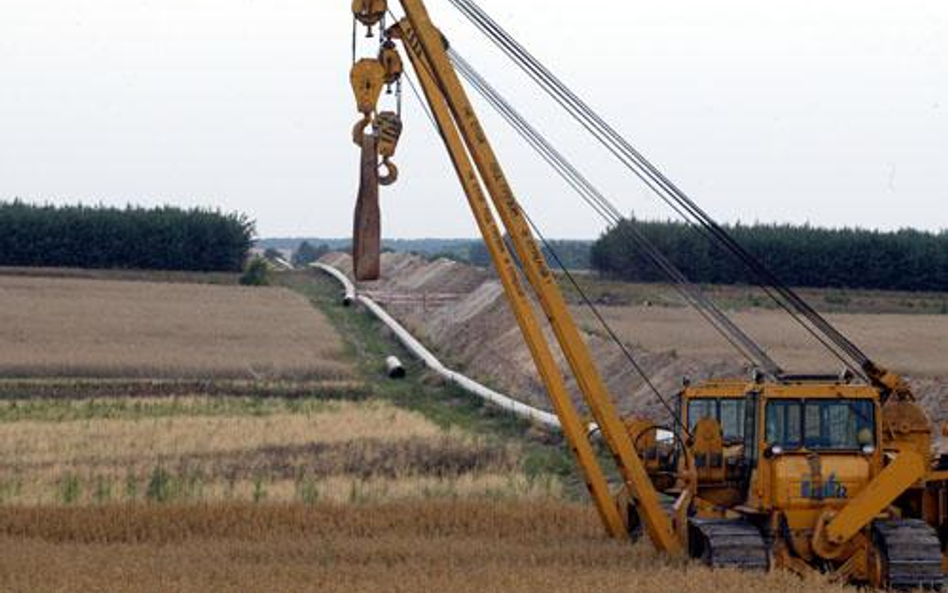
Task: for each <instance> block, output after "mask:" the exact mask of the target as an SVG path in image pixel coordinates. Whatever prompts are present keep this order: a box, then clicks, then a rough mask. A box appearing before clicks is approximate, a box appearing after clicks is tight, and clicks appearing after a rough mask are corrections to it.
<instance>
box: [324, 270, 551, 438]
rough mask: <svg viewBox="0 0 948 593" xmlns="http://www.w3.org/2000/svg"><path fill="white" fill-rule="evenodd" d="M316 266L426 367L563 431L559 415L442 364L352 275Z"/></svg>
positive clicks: (478, 395) (536, 420)
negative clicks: (359, 286) (358, 290)
mask: <svg viewBox="0 0 948 593" xmlns="http://www.w3.org/2000/svg"><path fill="white" fill-rule="evenodd" d="M313 267H315V268H317V269H319V270H322V271H323V272H325V273H327V274H329V275H330V276H332V277H333V278H335V279H336V280H338V281H339V282H341V283H342V285H343V286H344V287H345V291H346V300H347V301H348V302H349V303H351V302H352V301H353V300H358V301H359V302H360V303H362V304H363V305H364V306H365V308H366V309H368V310H369V311H371V312H372V314H373V315H375V316H376V317H377V318H378V319H379V321H381V322H382V323H384V324H385V325H386V326H388V328H389V329H391V330H392V332H393V333H394V334H395V337H396V338H398V341H399V342H401V343H402V345H403V346H405V348H407V349H408V351H409V352H411V353H412V354H413V355H414V356H416V357H418V358H419V359H420V360H421V361H422V362H423V363H425V366H427V367H428V368H429V369H431V370H432V371H434V372H436V373H438V374H439V375H441V376H442V377H443V378H444V379H446V380H447V381H449V382H451V383H454V384H455V385H457V386H458V387H460V388H461V389H464V390H465V391H467V392H468V393H471V394H473V395H475V396H477V397H479V398H481V399H483V400H485V401H488V402H490V403H492V404H493V405H495V406H497V407H499V408H501V409H504V410H507V411H508V412H511V413H513V414H515V415H517V416H519V417H521V418H524V419H526V420H530V421H531V422H536V423H537V424H542V425H543V426H546V427H547V428H552V429H556V430H559V428H560V421H559V419H558V418H557V417H556V415H554V414H551V413H550V412H546V411H544V410H540V409H538V408H534V407H532V406H528V405H526V404H524V403H521V402H519V401H517V400H515V399H513V398H512V397H509V396H506V395H504V394H502V393H498V392H496V391H494V390H493V389H491V388H489V387H487V386H485V385H481V384H480V383H478V382H477V381H475V380H473V379H471V378H470V377H465V376H464V375H462V374H461V373H458V372H456V371H453V370H451V369H449V368H447V367H446V366H444V365H443V364H441V361H440V360H438V359H437V358H436V357H435V355H434V354H432V353H431V352H430V351H429V350H428V349H427V348H425V347H424V345H422V343H421V342H419V341H418V340H417V339H415V337H414V336H412V335H411V334H410V333H409V332H408V330H406V329H405V328H404V327H402V325H401V324H400V323H399V322H398V321H396V320H395V318H393V317H392V316H391V315H389V314H388V312H387V311H385V309H383V308H382V307H380V306H379V305H378V304H377V303H376V302H375V301H373V300H372V299H370V298H369V297H367V296H364V295H360V294H357V293H356V290H355V286H354V285H353V284H352V281H351V280H349V278H348V276H346V275H345V274H343V273H342V272H340V271H339V270H337V269H336V268H334V267H332V266H328V265H326V264H313Z"/></svg>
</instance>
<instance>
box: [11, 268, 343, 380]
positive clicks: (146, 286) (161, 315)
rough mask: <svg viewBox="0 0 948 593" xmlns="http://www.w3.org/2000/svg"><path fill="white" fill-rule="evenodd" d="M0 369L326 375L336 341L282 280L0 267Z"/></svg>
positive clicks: (337, 358) (334, 373)
mask: <svg viewBox="0 0 948 593" xmlns="http://www.w3.org/2000/svg"><path fill="white" fill-rule="evenodd" d="M0 301H2V302H3V307H2V308H0V376H3V377H6V378H8V377H60V378H61V377H87V378H95V379H104V378H116V377H120V378H147V379H156V378H159V379H190V378H199V379H245V380H281V379H288V380H306V379H310V380H324V379H344V378H348V377H351V364H350V363H348V362H346V361H343V360H342V342H341V341H340V338H339V336H338V335H337V334H336V332H335V330H334V329H333V328H332V327H331V326H330V325H329V324H328V321H327V320H326V319H325V317H324V316H323V315H322V314H320V313H319V312H318V311H316V310H315V309H313V308H312V307H311V306H310V304H309V303H308V302H307V301H306V299H304V298H302V297H301V296H299V295H298V294H294V293H292V292H290V291H287V290H284V289H280V288H258V289H253V288H244V287H238V286H221V285H212V284H198V283H177V284H176V283H168V282H146V281H135V282H131V281H115V280H99V279H86V278H61V277H55V278H54V277H28V276H0Z"/></svg>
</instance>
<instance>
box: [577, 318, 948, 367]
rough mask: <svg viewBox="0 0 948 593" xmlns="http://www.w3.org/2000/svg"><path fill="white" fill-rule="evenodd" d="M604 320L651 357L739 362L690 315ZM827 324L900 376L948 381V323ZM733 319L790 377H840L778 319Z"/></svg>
mask: <svg viewBox="0 0 948 593" xmlns="http://www.w3.org/2000/svg"><path fill="white" fill-rule="evenodd" d="M601 312H602V313H603V314H604V317H605V318H606V320H607V321H608V322H609V324H610V325H611V326H612V327H613V329H615V330H617V332H618V333H619V336H620V337H621V338H622V339H623V340H624V341H627V342H629V343H632V344H636V345H639V346H641V347H643V348H645V349H647V350H652V351H656V352H662V351H668V350H675V351H676V352H677V353H678V354H679V355H681V356H686V357H693V358H710V359H719V358H733V357H734V351H733V350H731V348H730V346H729V345H728V344H727V342H725V341H724V339H723V338H722V337H721V336H720V335H719V334H717V333H716V332H715V331H714V329H712V328H711V326H710V325H708V324H707V323H706V322H705V321H704V320H703V319H702V318H701V316H700V315H699V314H698V313H696V312H695V311H693V310H691V309H680V308H674V309H673V308H668V307H641V306H640V307H603V308H602V309H601ZM579 313H580V315H581V319H582V320H583V321H584V323H585V327H588V328H591V329H593V331H597V326H596V324H595V323H594V320H593V317H592V315H591V314H589V313H588V312H586V311H579ZM828 318H829V320H830V322H832V323H833V324H834V325H835V326H837V327H838V328H839V329H840V330H841V331H842V332H843V333H844V334H845V335H847V336H849V337H850V339H852V340H853V341H854V342H855V343H856V344H857V345H859V347H860V348H862V349H863V351H864V352H866V353H867V354H868V355H869V357H870V358H873V359H876V360H878V361H879V362H880V363H882V364H885V365H886V366H889V367H891V368H892V369H894V370H896V371H898V372H900V373H903V374H906V375H911V376H913V377H944V376H948V315H867V314H857V315H847V314H831V315H828ZM733 319H734V321H735V322H736V323H737V324H738V325H739V326H740V327H741V328H742V329H744V330H745V331H746V332H747V333H748V334H750V335H751V336H752V337H754V338H755V339H756V340H757V341H759V342H760V344H761V345H763V346H764V348H765V349H766V350H767V351H768V352H769V353H770V354H771V356H772V357H773V358H774V359H775V360H776V361H777V363H778V364H780V365H781V366H782V367H784V368H785V369H786V370H788V371H790V372H794V373H812V372H836V371H838V370H840V368H841V366H842V363H840V362H839V361H838V360H836V359H835V358H833V357H832V356H831V355H829V354H827V353H826V351H825V350H824V349H823V348H822V347H820V346H819V344H818V343H817V342H815V340H814V339H813V338H812V337H811V336H810V335H809V334H808V333H806V332H805V331H804V330H803V329H802V328H800V326H799V325H797V324H796V323H795V322H794V321H793V320H792V319H791V318H790V317H789V316H788V315H786V314H784V313H782V312H780V311H773V310H764V309H757V310H749V311H740V312H737V313H734V314H733Z"/></svg>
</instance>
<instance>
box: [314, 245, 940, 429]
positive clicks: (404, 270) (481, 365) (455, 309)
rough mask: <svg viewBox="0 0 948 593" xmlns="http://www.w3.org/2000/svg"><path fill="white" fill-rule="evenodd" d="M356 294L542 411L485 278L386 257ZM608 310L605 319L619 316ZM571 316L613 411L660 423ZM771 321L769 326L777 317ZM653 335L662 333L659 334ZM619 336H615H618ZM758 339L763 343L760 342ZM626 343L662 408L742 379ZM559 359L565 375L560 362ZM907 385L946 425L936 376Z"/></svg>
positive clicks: (705, 360)
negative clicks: (704, 385)
mask: <svg viewBox="0 0 948 593" xmlns="http://www.w3.org/2000/svg"><path fill="white" fill-rule="evenodd" d="M323 261H324V262H325V263H328V264H330V265H334V266H336V267H338V268H340V269H341V270H343V271H344V272H347V273H351V259H350V258H349V257H348V256H347V255H345V254H330V255H328V256H326V257H325V258H324V260H323ZM360 289H362V290H364V291H367V292H369V293H371V294H372V295H373V296H375V297H377V300H379V301H380V302H381V303H382V304H383V305H384V306H385V307H386V308H387V309H388V310H389V311H390V312H391V313H392V314H393V315H395V316H396V317H397V318H398V319H399V320H400V321H401V322H402V323H403V324H404V325H405V326H406V327H408V328H409V329H410V330H411V331H412V332H413V333H415V334H416V335H417V336H419V337H420V338H421V339H423V340H424V341H425V342H426V343H427V344H429V345H430V346H433V347H434V349H435V350H436V351H437V352H438V354H439V356H441V357H442V358H443V359H444V360H445V361H446V362H448V363H450V364H453V365H455V366H457V367H459V368H462V369H464V370H465V371H466V372H467V373H469V374H471V375H473V376H474V377H476V378H477V379H478V380H481V381H483V382H485V383H487V384H490V385H493V386H496V387H498V388H501V389H503V390H506V391H508V392H510V393H511V394H512V395H513V396H515V397H518V398H520V399H522V400H524V401H527V402H528V403H531V404H533V405H537V406H539V407H544V408H548V407H549V403H548V400H547V397H546V395H545V392H544V390H543V388H542V385H541V383H540V380H539V377H538V375H537V373H536V370H535V368H534V366H533V362H532V360H531V358H530V354H529V352H528V350H527V348H526V346H525V344H524V342H523V338H522V337H521V335H520V331H519V329H518V327H517V323H516V320H515V319H514V316H513V314H512V313H511V312H510V310H509V307H508V305H507V303H506V301H505V299H504V297H503V289H502V287H501V286H500V283H499V281H498V280H497V279H496V277H495V276H494V275H493V273H492V272H491V271H490V270H488V269H483V268H476V267H472V266H468V265H465V264H460V263H457V262H453V261H449V260H438V261H435V262H427V261H425V260H424V259H423V258H421V257H418V256H413V255H408V254H392V253H389V254H384V255H383V260H382V280H380V281H378V282H372V283H364V284H363V285H362V286H360ZM607 309H610V308H607ZM615 309H616V311H613V313H615V312H618V310H619V309H621V308H615ZM668 312H669V315H679V314H681V313H683V310H681V309H668ZM577 313H578V319H579V320H580V321H579V323H580V326H581V328H583V329H584V330H585V332H584V333H585V337H586V340H587V342H588V344H589V346H590V348H591V349H592V351H593V356H594V358H595V360H596V362H597V364H598V367H599V370H600V372H601V373H602V375H603V377H604V379H605V380H606V383H607V385H608V387H609V389H610V392H611V393H612V394H613V395H614V396H615V397H616V398H617V399H618V401H619V405H620V408H621V410H622V411H623V412H624V413H629V412H634V413H638V414H647V415H649V416H652V417H654V418H656V419H659V420H664V418H665V417H666V414H667V412H666V411H665V408H664V406H663V405H662V404H661V403H660V401H659V400H658V398H657V397H656V396H655V395H654V393H653V392H652V390H651V389H650V388H649V386H648V385H647V384H645V382H644V381H643V380H642V378H641V377H640V376H638V374H637V373H636V371H635V370H634V369H633V368H632V366H631V364H630V363H629V361H628V360H627V359H626V357H625V355H624V353H623V352H622V350H621V349H620V348H618V347H617V346H616V345H615V344H614V343H613V342H612V341H610V340H608V339H606V338H605V337H603V336H604V334H603V332H601V331H600V330H599V328H598V326H597V325H596V324H595V323H594V322H593V321H592V319H591V317H590V316H588V315H586V314H584V313H583V312H581V311H577ZM609 313H610V311H607V314H606V317H607V318H608V319H609V320H610V323H614V322H616V321H617V320H615V319H612V318H611V317H610V315H609ZM771 314H773V315H774V317H775V319H776V318H777V317H778V316H779V315H780V314H779V313H777V312H771ZM541 318H542V315H541ZM620 321H621V320H620ZM767 326H768V324H762V325H761V327H764V328H766V327H767ZM653 330H654V331H662V330H661V328H660V327H657V328H653ZM547 332H548V333H549V328H547ZM623 333H624V332H622V331H620V332H619V335H620V336H623ZM758 337H759V338H762V341H764V342H766V341H767V336H758ZM630 338H631V337H630V336H624V339H626V340H627V343H626V347H627V348H628V349H629V351H630V352H631V353H632V355H633V356H634V357H635V359H636V361H637V362H638V364H639V365H640V366H641V367H642V369H643V370H644V371H645V374H646V375H647V376H648V377H649V379H650V381H651V382H652V384H653V385H655V387H656V388H657V389H658V391H659V392H660V393H661V394H662V395H663V396H664V397H665V398H666V399H668V400H669V401H670V400H671V396H673V395H674V393H675V392H676V391H677V390H678V389H679V387H680V385H681V382H682V379H683V378H685V377H687V378H689V379H691V380H693V381H698V380H701V379H704V378H707V377H713V376H743V375H744V374H746V373H747V372H748V369H747V368H746V366H745V365H744V364H742V362H741V361H740V360H738V359H736V358H734V357H733V356H731V355H730V353H729V352H727V351H726V350H724V349H721V351H720V352H719V351H718V350H717V349H715V348H710V347H699V348H694V349H693V350H694V351H693V352H691V351H690V350H689V348H688V344H687V343H685V344H682V345H681V346H680V347H676V348H674V349H673V348H670V347H667V346H666V347H661V346H659V347H657V348H649V347H648V344H649V343H650V340H649V339H638V338H635V339H630ZM651 341H654V340H651ZM661 342H662V340H658V343H661ZM557 355H558V356H559V353H558V352H557ZM559 359H560V363H561V365H563V367H564V368H565V365H564V363H563V360H562V357H561V356H560V357H559ZM912 382H913V385H914V386H915V388H916V390H917V392H918V393H919V394H920V396H921V398H922V401H923V402H924V403H925V405H926V407H927V408H928V409H929V411H930V412H931V413H932V415H933V416H934V417H935V418H938V419H940V420H944V419H948V382H946V381H944V380H943V379H942V378H940V377H936V376H930V377H924V378H915V379H913V381H912ZM569 386H570V388H571V390H572V391H573V394H574V399H575V400H576V401H577V403H579V396H578V393H577V392H576V389H575V382H574V381H572V380H571V381H570V382H569Z"/></svg>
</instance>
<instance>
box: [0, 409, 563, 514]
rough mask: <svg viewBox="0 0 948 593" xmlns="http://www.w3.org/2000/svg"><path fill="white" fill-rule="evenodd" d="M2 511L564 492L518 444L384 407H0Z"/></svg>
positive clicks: (534, 494)
mask: <svg viewBox="0 0 948 593" xmlns="http://www.w3.org/2000/svg"><path fill="white" fill-rule="evenodd" d="M0 449H2V450H3V451H4V456H3V458H2V460H0V503H2V504H7V505H36V504H42V505H55V504H64V505H88V504H111V503H116V502H119V503H132V502H141V501H151V502H161V503H181V502H190V503H194V502H202V503H212V502H234V501H256V502H268V503H293V502H309V503H312V502H317V501H323V502H325V501H336V502H359V503H365V502H379V501H387V500H399V499H406V498H418V497H427V498H438V497H452V498H462V497H474V496H492V497H501V498H513V497H527V498H536V497H544V496H555V495H558V494H559V492H560V490H561V486H560V483H559V481H558V480H556V479H554V478H553V477H552V476H536V475H533V476H528V475H527V474H526V473H525V472H524V471H523V469H522V467H521V465H522V464H521V461H520V457H521V452H520V450H519V447H518V446H517V445H516V444H512V443H508V442H503V441H501V440H499V439H487V438H485V437H482V436H477V435H473V434H471V433H468V432H465V431H462V430H460V429H451V428H442V427H439V426H437V425H435V424H434V423H432V422H431V421H430V420H429V419H427V418H426V417H424V416H422V415H421V414H419V413H417V412H412V411H408V410H405V409H402V408H399V407H396V406H394V405H393V404H391V403H389V402H386V401H381V400H367V401H360V402H350V401H326V400H319V399H307V400H287V399H269V400H258V399H254V398H230V399H226V400H222V399H221V398H215V397H193V398H174V399H157V398H156V399H142V400H134V401H132V402H130V401H129V400H123V399H97V400H84V401H74V400H73V401H70V400H60V401H52V402H41V401H38V400H27V401H4V402H0Z"/></svg>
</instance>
